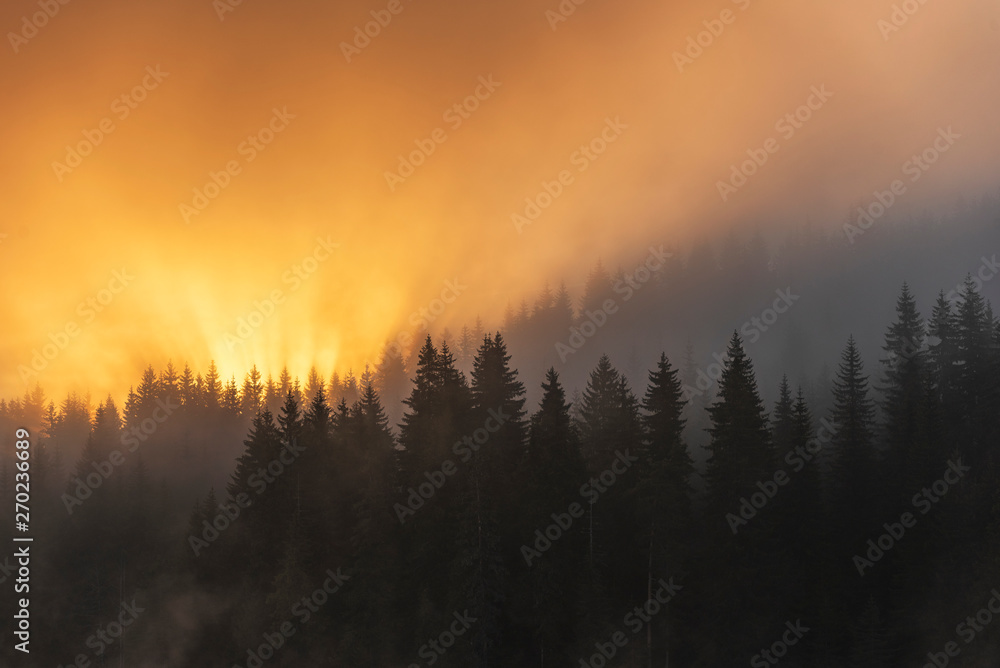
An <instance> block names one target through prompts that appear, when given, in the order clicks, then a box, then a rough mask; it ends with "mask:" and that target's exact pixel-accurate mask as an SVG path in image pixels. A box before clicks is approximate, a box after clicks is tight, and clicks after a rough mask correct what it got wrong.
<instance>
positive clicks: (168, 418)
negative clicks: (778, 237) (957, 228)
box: [0, 268, 1000, 668]
mask: <svg viewBox="0 0 1000 668" xmlns="http://www.w3.org/2000/svg"><path fill="white" fill-rule="evenodd" d="M603 271H604V270H603V269H600V268H598V269H596V270H595V273H594V274H593V276H592V279H593V281H592V282H593V284H592V285H589V286H588V293H592V292H593V291H595V290H597V291H598V292H599V291H600V289H604V288H601V286H600V285H598V284H599V283H601V280H602V279H601V275H602V273H601V272H603ZM605 273H607V272H605ZM594 277H596V278H594ZM603 280H605V283H608V282H609V281H610V280H611V277H610V275H609V276H608V277H606V278H605V279H603ZM608 284H610V283H608ZM980 285H982V284H981V283H980V284H979V285H977V283H976V281H975V280H974V279H973V278H972V276H971V275H970V277H968V278H967V279H966V280H965V282H964V284H963V285H962V286H961V289H960V290H959V291H957V292H954V293H952V294H950V295H949V294H948V293H947V292H946V291H945V290H942V291H941V292H940V293H939V294H937V295H934V294H920V295H918V294H915V293H914V292H913V291H912V290H911V289H910V287H909V286H908V285H907V284H903V285H902V286H901V287H900V289H899V292H898V297H897V299H896V306H895V311H894V312H886V313H885V317H884V319H883V321H884V323H885V324H884V328H883V334H882V336H881V350H880V354H879V355H878V356H877V357H876V356H865V355H863V354H862V353H861V350H860V347H859V345H858V343H857V342H856V340H855V338H854V337H853V336H848V337H846V338H845V339H844V340H843V341H842V345H841V353H840V356H839V359H833V360H828V361H827V362H828V363H829V366H830V372H829V375H828V378H827V380H828V382H827V383H825V384H823V383H820V384H816V383H810V384H809V387H806V388H804V387H803V386H802V384H801V383H800V382H798V381H794V380H792V376H790V375H789V374H780V375H779V377H778V379H777V381H776V382H772V381H768V382H767V383H766V385H768V386H767V387H765V383H764V382H763V381H762V380H761V377H760V374H759V372H758V370H757V369H755V364H754V359H753V355H752V354H750V352H749V351H750V349H751V347H750V346H749V344H748V342H747V341H745V340H744V338H745V337H744V336H743V335H741V333H740V332H739V331H733V332H732V334H731V336H729V338H728V341H727V342H726V347H725V353H724V354H723V355H717V356H715V357H714V358H713V357H710V356H709V355H708V352H709V351H707V350H702V351H700V352H699V353H698V354H694V355H692V354H691V352H690V350H688V351H687V354H685V355H683V356H682V358H681V359H678V358H677V357H671V356H668V355H667V354H666V353H661V354H659V355H657V356H653V357H650V358H647V359H645V360H643V361H642V364H644V366H645V369H644V373H643V375H642V377H641V378H639V379H633V380H630V379H629V377H628V376H627V375H626V374H625V373H623V372H621V371H620V370H619V367H618V366H617V364H618V361H617V360H616V359H614V358H613V357H609V356H608V355H600V351H597V350H594V351H593V352H594V355H595V356H597V357H598V359H597V362H596V364H594V365H593V366H591V367H590V368H589V370H588V372H587V374H586V376H585V378H584V381H583V382H582V383H581V387H580V388H578V389H577V388H574V387H571V386H567V383H566V382H565V380H564V378H563V377H562V376H561V374H560V372H559V371H558V369H557V365H556V364H552V365H550V366H549V368H547V369H546V368H543V367H541V366H538V365H535V364H532V365H531V366H530V368H525V367H522V368H517V366H516V364H515V362H514V360H515V359H516V356H515V355H514V346H511V344H510V343H509V339H515V340H517V339H520V340H521V341H522V342H523V341H526V340H528V339H533V340H538V341H540V342H541V343H542V344H544V347H545V348H546V349H551V347H552V346H551V342H552V341H559V340H562V339H563V338H565V334H564V332H565V331H567V330H566V329H564V328H565V327H566V326H567V325H568V326H570V327H572V326H573V323H577V324H579V323H582V322H583V321H584V318H585V313H586V311H587V299H588V296H587V295H585V297H584V301H583V304H584V306H583V307H582V308H579V309H575V308H574V307H573V305H572V301H571V300H570V298H569V297H568V295H567V294H566V291H565V288H563V289H561V290H559V291H558V292H556V291H552V290H549V289H548V288H546V290H545V291H544V292H543V294H542V297H541V298H540V299H539V300H538V303H537V304H536V306H535V308H534V309H533V310H532V309H527V308H525V309H524V311H525V312H524V313H523V314H522V315H520V316H518V315H516V314H515V315H509V316H508V321H507V322H506V323H505V324H504V326H503V327H502V328H500V329H499V330H494V331H481V329H478V330H477V329H476V328H466V329H465V330H463V332H462V335H461V336H460V337H451V336H450V335H448V334H445V335H443V336H441V335H438V336H433V335H427V336H426V337H425V338H424V339H423V341H422V343H421V344H419V345H417V346H416V347H415V349H414V351H413V354H412V355H407V358H406V359H404V358H403V356H402V355H400V354H399V353H398V352H397V353H390V352H387V353H386V354H385V356H384V357H383V359H382V361H381V362H380V363H379V364H378V365H377V366H375V367H372V368H369V369H366V370H365V371H364V373H363V374H361V375H360V377H356V376H355V374H354V372H351V373H346V374H344V375H341V374H334V375H333V376H332V377H324V376H323V375H321V374H320V373H318V372H316V371H315V370H314V371H313V372H312V373H310V375H309V377H308V378H306V379H304V380H303V381H300V380H299V379H296V378H293V377H291V376H290V374H289V373H288V372H287V371H285V372H283V373H282V374H280V375H279V376H278V377H277V378H272V377H262V375H261V374H260V373H259V372H258V371H257V370H256V368H254V369H253V370H252V371H251V372H250V373H248V374H247V375H246V377H245V378H244V379H242V382H240V381H238V380H237V379H235V378H231V379H229V380H225V379H223V378H220V376H219V372H218V370H217V369H216V368H215V366H214V365H212V366H210V367H209V368H208V369H206V370H204V371H203V372H200V371H198V370H194V369H192V368H190V367H189V366H187V365H184V366H183V367H182V368H178V367H176V366H174V365H173V364H167V365H166V366H165V367H163V368H159V369H155V368H153V367H149V368H148V369H147V370H146V371H145V373H143V374H142V376H141V378H138V379H135V380H134V385H133V387H132V389H131V390H130V391H129V392H128V394H127V397H126V398H125V399H124V401H118V400H116V399H115V398H113V397H107V398H104V399H101V400H99V401H96V402H95V403H96V405H92V404H91V400H90V399H89V398H88V397H81V396H78V395H70V396H68V397H66V398H65V399H63V400H61V401H60V400H57V399H55V398H49V397H47V396H46V395H45V394H44V391H43V390H42V388H41V387H40V386H36V388H35V389H33V390H31V391H29V392H28V393H27V394H25V396H24V397H23V398H16V399H12V400H9V401H5V402H3V403H0V426H2V434H3V438H5V439H9V438H11V436H12V435H13V434H14V431H15V429H17V428H19V427H24V428H27V429H28V430H29V431H30V432H31V433H32V438H33V439H34V445H33V447H34V453H33V456H34V459H33V469H32V471H33V473H32V481H33V486H32V493H33V499H34V501H33V527H34V532H35V536H36V538H35V541H36V542H35V545H36V546H37V547H36V552H35V558H34V560H33V590H32V597H33V603H32V605H33V608H32V610H33V612H34V618H33V619H34V624H35V628H34V634H35V638H44V639H45V640H44V643H39V644H38V646H37V647H35V648H34V653H33V654H32V660H33V661H35V662H36V663H34V664H32V665H38V666H42V665H59V666H80V667H84V666H118V665H123V666H241V667H252V666H263V665H267V666H352V667H353V666H400V667H403V666H406V667H411V666H431V665H442V666H476V667H484V668H485V667H488V666H525V667H527V666H531V667H543V666H545V667H560V666H566V667H570V666H573V667H587V666H591V667H595V668H596V667H600V666H606V665H607V666H615V665H617V666H636V667H638V666H648V667H652V666H657V667H661V666H665V667H669V666H738V665H747V664H749V665H751V666H770V665H777V664H779V663H780V664H781V665H783V666H852V667H859V668H863V667H872V668H874V667H880V666H923V665H930V666H944V665H952V663H954V664H955V665H967V666H972V665H977V666H978V665H982V666H986V665H995V664H996V662H997V660H998V657H1000V644H998V640H997V639H998V638H1000V636H998V635H997V632H996V629H995V628H993V626H991V622H992V621H993V618H994V617H995V616H996V614H997V610H1000V593H998V588H1000V563H998V561H997V555H998V554H1000V486H998V480H1000V478H998V476H1000V473H998V465H1000V455H998V450H997V445H998V442H1000V441H998V436H1000V434H998V430H1000V418H998V415H1000V373H998V370H1000V320H998V319H997V318H996V316H995V315H994V313H993V311H992V308H991V305H990V303H989V301H988V300H986V299H985V298H984V297H983V295H982V294H981V291H980V289H979V286H980ZM595 286H596V287H595ZM604 287H605V288H606V287H607V285H605V286H604ZM656 289H657V290H659V289H660V288H656ZM651 291H652V289H651ZM654 294H655V295H660V296H662V295H661V293H658V292H657V293H654ZM589 297H590V299H591V301H593V300H594V299H595V297H594V295H593V294H589ZM651 298H652V297H651ZM656 298H660V297H656ZM918 302H919V303H929V304H932V308H931V309H930V310H929V311H926V310H924V311H922V310H921V309H920V308H919V307H918ZM597 303H599V302H597ZM623 317H624V316H623ZM479 327H480V328H481V325H479ZM545 331H547V332H549V333H550V334H549V335H548V336H544V335H541V334H539V332H545ZM526 332H529V334H526ZM599 341H600V339H595V340H594V341H591V342H590V343H589V344H588V346H590V347H591V348H593V347H596V346H598V345H599ZM524 346H525V344H524V343H518V344H517V348H518V350H520V349H521V348H523V347H524ZM524 357H525V358H530V353H528V352H525V353H524ZM699 362H702V364H699ZM706 385H708V387H706ZM817 388H818V389H817ZM528 396H531V397H537V399H534V400H532V401H530V402H529V401H528V399H527V398H528ZM765 396H770V397H773V399H771V400H765V399H764V397H765ZM10 446H11V444H5V450H4V452H5V456H4V458H3V461H2V467H3V471H2V474H3V475H2V476H0V484H2V485H3V487H2V488H0V497H2V498H3V500H4V503H5V504H8V503H10V502H11V500H12V498H13V497H14V494H15V491H14V488H13V482H12V481H13V480H14V467H15V461H16V460H15V459H14V458H13V457H12V456H10V455H11V453H12V452H13V448H12V447H10ZM220 472H221V474H220ZM11 519H12V518H10V517H9V515H8V514H5V515H4V516H3V521H4V522H5V523H9V522H10V521H11ZM6 528H7V529H9V530H10V532H11V533H13V527H12V526H9V527H6ZM3 565H4V570H3V576H4V577H5V578H6V579H8V580H9V579H11V578H13V577H14V572H15V571H14V569H13V566H12V564H11V562H10V561H8V562H6V563H5V564H3ZM997 623H1000V622H997ZM3 653H4V656H5V657H7V658H6V659H5V660H4V661H7V660H8V659H10V658H11V657H13V656H14V653H13V650H12V648H11V647H9V646H8V647H5V648H3Z"/></svg>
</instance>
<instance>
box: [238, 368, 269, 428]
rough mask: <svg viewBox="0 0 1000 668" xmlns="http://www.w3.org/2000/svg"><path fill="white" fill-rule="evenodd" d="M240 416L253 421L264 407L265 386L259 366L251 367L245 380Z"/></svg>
mask: <svg viewBox="0 0 1000 668" xmlns="http://www.w3.org/2000/svg"><path fill="white" fill-rule="evenodd" d="M240 395H241V396H240V414H241V415H242V416H243V417H244V418H246V419H248V420H252V419H253V418H254V416H255V415H257V413H258V412H259V411H260V410H261V409H262V408H263V407H264V385H263V384H262V383H261V377H260V371H257V365H256V364H255V365H254V366H252V367H250V371H248V372H247V375H246V377H245V378H244V379H243V391H242V392H241V393H240Z"/></svg>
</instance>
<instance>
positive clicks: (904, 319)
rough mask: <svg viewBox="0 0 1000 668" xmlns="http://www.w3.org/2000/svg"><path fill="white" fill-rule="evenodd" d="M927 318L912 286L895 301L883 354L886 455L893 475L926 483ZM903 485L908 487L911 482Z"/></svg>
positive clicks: (904, 285)
mask: <svg viewBox="0 0 1000 668" xmlns="http://www.w3.org/2000/svg"><path fill="white" fill-rule="evenodd" d="M924 340H925V329H924V321H923V319H922V318H921V317H920V314H919V313H918V312H917V306H916V301H915V300H914V298H913V295H912V294H911V293H910V289H909V286H907V285H906V283H904V284H903V289H902V291H901V293H900V296H899V299H898V300H897V302H896V322H894V323H893V324H892V325H891V326H890V327H889V329H888V331H887V332H886V335H885V345H884V346H883V350H884V351H885V353H886V356H885V358H883V359H882V372H883V386H882V388H881V389H882V394H883V403H882V408H883V412H884V414H885V429H886V445H887V446H888V449H889V457H888V459H887V461H888V462H889V463H891V464H893V465H894V466H896V467H898V470H896V471H891V472H890V475H891V476H892V478H893V480H895V481H900V482H902V481H906V482H908V483H914V484H923V483H924V482H926V481H923V480H922V478H923V476H924V475H925V473H926V471H927V470H928V465H929V461H928V460H929V453H928V452H927V447H926V445H927V444H926V440H925V439H922V438H920V434H921V430H922V429H923V424H922V417H923V412H924V405H925V402H926V394H925V392H926V390H925V388H926V385H925V375H926V352H925V350H924ZM904 486H905V489H904V490H903V492H904V493H905V491H906V490H908V489H909V488H910V487H909V486H906V485H904Z"/></svg>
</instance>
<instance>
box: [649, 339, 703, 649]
mask: <svg viewBox="0 0 1000 668" xmlns="http://www.w3.org/2000/svg"><path fill="white" fill-rule="evenodd" d="M685 404H686V402H685V401H684V399H683V392H682V390H681V381H680V377H679V374H678V371H677V369H675V368H674V367H673V366H672V365H671V364H670V360H669V359H667V356H666V354H665V353H661V354H660V359H659V361H658V362H657V365H656V368H655V369H653V370H652V371H650V372H649V385H648V387H647V389H646V394H645V396H644V398H643V404H642V407H643V410H644V412H645V415H644V416H643V423H644V425H645V435H646V437H645V441H644V452H643V455H644V457H643V458H644V460H645V461H644V462H643V468H642V469H641V470H640V472H639V483H638V485H637V491H638V499H639V501H640V503H641V504H642V507H641V509H640V513H639V514H640V517H641V518H642V521H641V523H642V526H643V527H644V528H646V529H647V531H646V532H645V533H647V534H648V546H647V549H646V555H647V559H646V585H647V586H646V590H647V596H650V595H651V594H652V590H653V589H654V588H655V586H656V585H655V583H656V582H658V581H659V579H661V578H666V577H670V576H673V575H676V574H680V573H682V572H684V571H685V570H686V563H685V562H686V561H687V556H688V546H689V544H690V542H691V541H690V538H691V531H692V528H693V527H692V519H693V518H692V513H691V499H690V485H691V477H692V475H693V474H694V464H693V462H692V460H691V455H690V454H689V453H688V450H687V445H686V444H685V442H684V437H683V433H684V425H685V420H684V418H683V417H682V415H683V413H684V408H685ZM643 538H646V536H643ZM674 610H675V609H670V610H668V611H666V612H665V613H662V617H660V618H659V619H657V620H656V621H655V622H653V623H651V624H650V625H649V626H648V628H647V636H646V652H647V656H648V657H649V662H650V663H652V661H653V657H654V655H655V656H657V661H656V662H657V663H659V658H658V657H659V656H664V657H665V661H666V662H667V663H669V660H670V656H671V648H672V647H673V645H674V641H675V637H676V636H678V635H679V634H678V633H677V631H676V630H675V629H676V627H677V626H678V620H677V616H676V615H675V614H673V613H674ZM654 631H655V632H656V637H655V638H654Z"/></svg>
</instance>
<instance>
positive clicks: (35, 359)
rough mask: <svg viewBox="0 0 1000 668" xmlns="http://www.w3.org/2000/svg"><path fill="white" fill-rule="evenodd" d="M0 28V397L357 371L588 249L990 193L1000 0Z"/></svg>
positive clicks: (434, 6) (202, 0) (222, 12)
mask: <svg viewBox="0 0 1000 668" xmlns="http://www.w3.org/2000/svg"><path fill="white" fill-rule="evenodd" d="M46 12H47V13H46ZM0 27H2V31H3V32H4V34H5V39H4V44H3V45H0V86H2V90H3V91H4V92H5V93H6V95H5V102H6V103H5V104H4V105H3V111H2V112H0V113H2V114H3V123H0V142H2V145H3V147H4V150H3V152H2V155H0V198H2V201H3V203H4V206H3V212H2V214H0V280H2V282H3V288H4V289H3V291H2V293H0V323H3V325H4V327H3V329H4V332H3V335H2V336H0V357H2V359H3V360H4V364H3V366H2V376H0V396H12V395H14V394H21V393H23V392H24V391H25V389H26V388H28V387H29V386H33V385H34V383H35V382H40V383H42V385H43V386H45V387H46V388H47V389H48V390H50V394H55V395H58V394H59V393H61V392H65V391H67V390H70V389H78V390H90V391H92V392H93V393H95V394H97V395H101V394H103V393H106V392H114V393H116V394H120V393H121V392H122V391H123V390H124V389H125V387H124V386H126V385H127V384H129V383H131V382H134V379H135V378H136V377H137V374H138V373H139V371H140V370H141V369H142V368H143V367H144V366H146V365H147V364H150V363H152V364H154V365H156V366H157V367H160V366H162V365H163V364H164V363H165V362H166V361H167V360H173V361H174V363H175V364H179V363H183V362H185V361H186V362H189V363H191V365H192V367H193V368H195V369H196V370H203V369H204V368H205V367H206V366H207V364H208V362H209V360H215V361H216V363H217V364H218V365H219V368H220V371H221V372H222V373H223V375H224V376H225V377H227V378H228V377H229V376H230V375H231V374H235V375H236V376H237V378H240V377H242V374H243V373H244V372H245V371H246V370H247V369H248V368H249V366H250V365H251V364H254V363H256V364H257V365H258V366H259V367H260V368H261V369H263V370H264V371H265V372H271V373H274V374H275V375H276V374H277V372H278V371H279V370H280V368H281V367H282V365H286V364H287V365H288V366H289V368H290V370H291V371H292V373H294V374H298V375H300V376H303V377H304V375H305V373H306V371H307V370H308V368H309V366H310V365H312V364H316V365H317V366H318V368H319V369H320V370H321V372H323V373H325V374H329V373H330V372H331V371H332V370H334V369H341V370H343V369H346V368H348V367H353V368H354V369H355V370H360V368H361V367H362V366H363V365H364V364H365V363H366V362H369V361H375V360H376V359H377V358H378V356H379V352H380V350H381V349H382V347H383V346H384V345H385V344H386V342H387V341H394V340H398V338H399V336H400V334H401V333H402V332H406V331H411V330H412V329H413V327H414V324H415V323H418V324H419V323H421V322H427V323H428V324H430V326H431V328H432V329H434V330H437V329H439V328H440V327H443V326H448V325H451V326H452V327H455V328H458V327H460V326H461V324H462V323H465V322H468V321H469V320H470V319H474V318H475V317H476V316H477V315H480V316H482V317H483V319H484V321H485V322H486V323H487V325H489V324H497V323H499V322H500V318H501V316H502V313H503V311H504V309H505V308H506V307H507V305H508V303H511V302H513V303H515V304H516V303H519V302H520V300H521V298H522V297H524V296H530V295H533V294H536V293H537V292H538V291H539V290H540V288H541V286H542V285H543V283H544V282H545V281H551V282H558V281H560V280H563V279H565V280H566V281H567V283H569V285H570V286H571V289H574V290H578V286H579V285H580V283H581V282H582V278H583V276H584V274H585V273H586V271H587V270H588V269H589V268H590V267H591V266H592V265H593V263H594V262H595V261H596V260H597V259H599V258H600V259H602V260H603V261H604V262H605V264H607V265H609V266H615V265H616V264H618V263H623V264H627V263H629V262H631V261H634V260H638V259H641V258H642V257H644V256H645V255H646V253H647V248H648V247H649V246H650V245H659V244H665V245H667V246H668V247H678V248H682V247H686V246H687V245H690V244H692V243H696V242H702V241H706V240H707V241H712V240H718V239H721V238H723V236H724V235H725V234H727V233H729V231H731V230H733V229H748V228H751V227H752V228H753V229H759V230H762V231H764V232H766V233H777V232H780V231H781V230H784V229H788V228H790V227H794V226H797V225H803V224H816V225H821V226H825V227H829V229H830V230H831V231H832V232H834V233H840V228H841V227H842V225H843V224H844V223H845V222H850V221H851V220H852V219H854V218H856V216H857V214H856V213H852V212H856V209H857V207H859V206H861V207H865V208H868V207H870V206H871V204H872V203H873V202H875V201H876V197H877V196H876V193H877V192H879V193H883V194H882V195H881V197H882V198H883V200H885V199H886V198H887V197H888V196H889V195H888V194H886V193H892V184H893V182H894V181H897V180H898V181H899V183H898V186H897V188H898V192H897V193H896V194H894V195H893V198H894V200H895V201H894V203H893V205H892V208H893V209H894V212H897V213H898V212H906V211H921V210H924V209H925V208H927V207H935V206H939V205H945V204H952V203H953V202H955V201H956V200H959V199H962V198H975V197H978V196H981V195H982V194H984V193H990V192H995V190H996V186H997V183H996V176H995V174H996V167H997V162H998V156H1000V150H998V149H1000V125H998V124H997V122H996V110H997V108H1000V107H998V104H997V102H998V100H997V91H1000V85H998V84H1000V81H998V77H1000V2H998V1H997V0H957V1H954V2H948V3H946V2H943V1H942V0H927V1H926V2H924V3H923V4H921V3H920V2H918V1H917V0H909V1H908V2H903V3H899V2H891V1H889V0H864V1H862V0H847V1H843V2H837V3H833V2H827V3H800V2H795V3H793V2H767V1H765V0H736V1H728V0H727V1H722V0H720V1H718V2H670V3H664V2H651V1H649V0H624V1H619V2H613V3H612V2H609V1H608V0H585V1H584V2H582V3H581V4H576V2H573V0H564V1H563V2H562V3H559V2H556V1H555V0H550V1H541V2H528V1H522V0H512V1H509V2H505V3H486V2H479V1H476V0H472V1H470V2H458V1H452V0H394V1H393V2H389V1H388V0H386V1H385V2H383V1H382V0H375V1H374V2H354V1H343V2H338V3H319V2H307V1H305V0H292V1H290V2H282V3H267V2H263V1H262V0H243V1H242V2H240V3H239V4H235V0H230V1H229V2H227V1H226V0H216V2H214V3H213V2H211V1H210V0H178V1H176V2H169V3H167V2H149V1H145V0H140V1H137V2H133V3H128V4H122V3H112V2H108V1H107V0H91V1H89V2H82V1H80V0H68V1H67V2H66V3H65V4H61V3H60V2H59V1H58V0H41V1H37V0H36V1H35V2H29V1H27V0H10V1H8V2H5V3H3V5H2V7H0ZM366 29H367V30H368V35H366V34H365V30H366ZM456 105H458V106H456ZM810 105H811V107H810ZM789 114H791V115H792V116H791V117H789V116H788V115H789ZM796 114H797V115H798V116H797V117H796ZM935 143H937V148H935ZM925 151H927V153H926V154H925ZM922 154H923V155H924V156H925V157H924V159H923V160H924V161H923V162H919V163H918V162H916V161H914V159H913V158H914V156H915V155H916V156H920V155H922ZM928 156H929V157H930V158H934V160H932V161H931V160H929V159H928ZM748 160H756V163H746V161H748ZM734 166H735V167H734ZM734 169H735V170H740V169H742V170H743V173H740V174H738V175H737V176H734ZM723 184H725V185H723ZM692 289H694V288H692ZM435 300H440V301H435ZM438 307H441V308H438ZM422 308H423V309H429V310H426V311H425V313H430V315H431V317H432V318H433V322H431V319H430V318H426V317H425V316H424V315H422V312H421V309H422ZM435 310H436V311H438V312H437V313H433V311H435Z"/></svg>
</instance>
